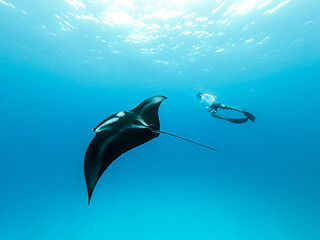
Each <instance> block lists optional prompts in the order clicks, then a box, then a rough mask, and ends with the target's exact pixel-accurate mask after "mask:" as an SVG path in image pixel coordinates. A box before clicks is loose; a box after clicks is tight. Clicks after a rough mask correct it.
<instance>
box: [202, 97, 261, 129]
mask: <svg viewBox="0 0 320 240" xmlns="http://www.w3.org/2000/svg"><path fill="white" fill-rule="evenodd" d="M197 98H198V99H199V100H200V101H201V102H202V103H204V104H205V105H206V109H208V111H209V112H210V113H211V116H213V117H215V118H219V119H223V120H227V121H229V122H232V123H245V122H247V121H248V119H250V120H251V121H252V122H254V121H255V119H256V118H255V116H253V115H252V114H251V113H249V112H247V111H244V110H240V109H237V108H235V107H231V106H227V105H224V104H222V103H219V102H217V101H216V99H215V97H214V96H212V95H210V94H207V93H204V94H203V93H201V92H198V93H197ZM219 108H221V109H229V110H233V111H237V112H241V113H243V114H244V115H245V116H246V117H245V118H228V117H222V116H220V115H218V114H217V110H218V109H219Z"/></svg>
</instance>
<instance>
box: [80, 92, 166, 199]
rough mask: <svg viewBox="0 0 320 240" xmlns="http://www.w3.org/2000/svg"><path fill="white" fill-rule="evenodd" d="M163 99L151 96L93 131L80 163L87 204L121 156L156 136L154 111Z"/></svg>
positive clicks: (156, 123)
mask: <svg viewBox="0 0 320 240" xmlns="http://www.w3.org/2000/svg"><path fill="white" fill-rule="evenodd" d="M165 99H166V97H164V96H154V97H150V98H148V99H146V100H144V101H143V102H141V103H140V104H139V105H138V106H137V107H136V108H134V109H132V110H130V111H123V112H118V113H116V114H113V115H111V116H110V117H108V118H107V119H106V120H104V121H103V122H102V123H100V124H99V125H98V126H97V127H96V128H94V129H93V131H94V132H95V133H96V136H95V137H94V138H93V139H92V141H91V143H90V145H89V147H88V149H87V152H86V156H85V160H84V173H85V178H86V183H87V189H88V197H89V199H88V201H89V203H90V200H91V195H92V192H93V189H94V187H95V186H96V184H97V182H98V180H99V178H100V177H101V175H102V174H103V172H104V171H105V170H106V169H107V168H108V166H109V165H110V164H111V163H112V162H113V161H114V160H115V159H116V158H118V157H119V156H120V155H121V154H123V153H125V152H127V151H129V150H130V149H132V148H135V147H137V146H139V145H141V144H143V143H146V142H148V141H150V140H151V139H153V138H156V137H158V136H159V132H157V131H159V130H160V123H159V115H158V110H159V106H160V104H161V103H162V101H163V100H165Z"/></svg>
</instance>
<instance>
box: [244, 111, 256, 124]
mask: <svg viewBox="0 0 320 240" xmlns="http://www.w3.org/2000/svg"><path fill="white" fill-rule="evenodd" d="M242 113H243V114H244V115H246V117H247V118H249V119H250V120H251V121H252V122H254V121H255V120H256V117H255V116H253V114H251V113H249V112H246V111H242Z"/></svg>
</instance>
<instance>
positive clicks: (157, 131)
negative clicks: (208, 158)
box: [153, 130, 218, 152]
mask: <svg viewBox="0 0 320 240" xmlns="http://www.w3.org/2000/svg"><path fill="white" fill-rule="evenodd" d="M153 132H156V133H164V134H167V135H170V136H172V137H176V138H180V139H182V140H184V141H187V142H191V143H193V144H197V145H199V146H201V147H205V148H208V149H210V150H213V151H216V152H218V150H217V149H214V148H212V147H208V146H206V145H203V144H201V143H197V142H194V141H191V140H189V139H186V138H183V137H180V136H177V135H174V134H172V133H168V132H164V131H161V130H156V131H154V130H153Z"/></svg>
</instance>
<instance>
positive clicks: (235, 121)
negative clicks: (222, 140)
mask: <svg viewBox="0 0 320 240" xmlns="http://www.w3.org/2000/svg"><path fill="white" fill-rule="evenodd" d="M227 121H229V122H232V123H245V122H246V121H248V118H227Z"/></svg>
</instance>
